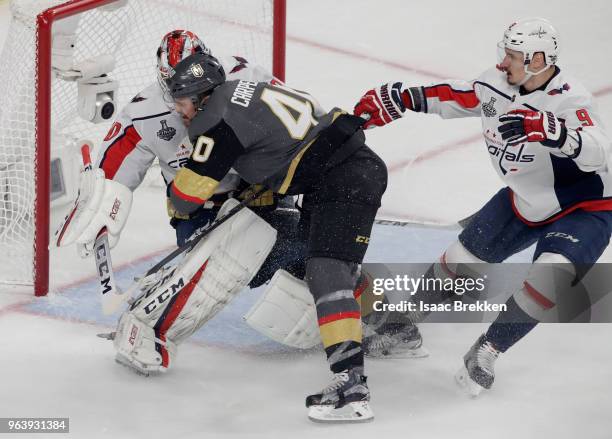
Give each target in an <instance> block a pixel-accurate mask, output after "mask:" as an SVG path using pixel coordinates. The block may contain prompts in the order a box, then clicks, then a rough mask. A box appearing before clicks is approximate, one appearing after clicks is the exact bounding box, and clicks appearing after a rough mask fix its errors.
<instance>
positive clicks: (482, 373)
mask: <svg viewBox="0 0 612 439" xmlns="http://www.w3.org/2000/svg"><path fill="white" fill-rule="evenodd" d="M499 353H500V352H499V351H498V350H497V349H496V348H495V346H493V344H492V343H491V342H489V341H487V339H486V337H485V335H484V334H483V335H481V336H480V337H479V338H478V340H476V343H474V345H473V346H472V347H471V348H470V350H469V351H468V352H467V354H465V356H464V357H463V363H464V366H463V367H462V368H461V369H460V370H459V371H458V372H457V374H456V375H455V380H456V381H457V383H458V384H459V386H461V387H462V388H463V389H464V390H465V391H466V392H467V393H468V394H470V395H471V396H473V397H476V396H478V395H479V394H480V392H482V390H483V389H490V388H491V386H492V385H493V380H494V379H495V370H494V367H495V360H497V357H498V356H499Z"/></svg>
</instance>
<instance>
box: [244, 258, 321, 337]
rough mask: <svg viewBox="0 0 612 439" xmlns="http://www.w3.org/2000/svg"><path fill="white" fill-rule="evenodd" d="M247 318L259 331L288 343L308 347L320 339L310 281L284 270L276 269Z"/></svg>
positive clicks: (249, 323) (248, 322)
mask: <svg viewBox="0 0 612 439" xmlns="http://www.w3.org/2000/svg"><path fill="white" fill-rule="evenodd" d="M244 320H245V321H246V323H247V324H248V325H249V326H251V327H252V328H253V329H255V330H256V331H258V332H260V333H262V334H264V335H265V336H267V337H270V338H271V339H272V340H274V341H276V342H278V343H281V344H284V345H287V346H292V347H294V348H300V349H308V348H311V347H314V346H316V345H318V344H320V343H321V335H320V333H319V325H318V323H317V311H316V308H315V303H314V299H313V297H312V294H311V293H310V290H309V289H308V285H306V282H304V281H303V280H300V279H297V278H295V277H294V276H292V275H291V274H289V273H287V272H286V271H285V270H278V271H277V272H276V273H274V276H272V279H271V280H270V283H269V284H268V286H267V288H266V290H265V291H264V293H263V294H262V295H261V297H260V298H259V300H258V301H257V302H256V303H255V304H254V305H253V306H252V307H251V309H250V310H249V311H248V312H247V313H246V314H245V316H244Z"/></svg>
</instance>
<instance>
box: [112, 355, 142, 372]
mask: <svg viewBox="0 0 612 439" xmlns="http://www.w3.org/2000/svg"><path fill="white" fill-rule="evenodd" d="M115 363H117V364H120V365H121V366H123V367H127V368H128V369H129V370H131V371H132V372H134V373H135V374H137V375H140V376H144V377H148V376H149V375H151V371H149V370H146V369H143V368H140V367H138V366H136V365H135V364H134V363H132V362H130V361H129V360H127V359H126V358H124V357H123V356H121V355H117V356H115Z"/></svg>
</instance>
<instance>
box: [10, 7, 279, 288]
mask: <svg viewBox="0 0 612 439" xmlns="http://www.w3.org/2000/svg"><path fill="white" fill-rule="evenodd" d="M61 3H63V2H61V1H57V0H56V1H51V0H12V1H11V12H12V14H13V21H12V22H11V25H10V28H9V30H8V34H7V37H6V42H5V45H4V48H3V50H2V55H1V56H2V58H1V59H2V63H1V64H0V78H2V81H0V96H1V97H2V98H1V99H2V101H1V105H0V249H1V251H0V283H24V284H30V283H32V279H33V249H34V245H35V243H34V234H35V231H34V200H35V196H36V193H35V187H34V166H35V160H36V151H35V147H34V145H35V143H36V130H35V126H36V125H35V113H36V89H35V87H36V86H35V84H36V78H35V73H36V72H35V66H36V62H37V54H36V15H37V14H38V13H40V12H42V11H43V10H45V9H47V8H49V7H52V6H55V5H58V4H61ZM272 3H273V0H129V2H128V4H127V5H126V6H125V7H122V8H119V9H116V10H114V11H105V10H103V9H102V8H98V9H94V10H91V11H89V12H85V13H83V14H81V15H80V20H79V24H78V30H77V33H76V34H77V41H76V45H75V55H74V60H75V62H77V63H78V62H79V61H82V60H84V59H88V58H92V57H94V56H96V55H100V54H102V53H110V54H112V55H114V57H115V60H116V67H115V69H114V70H113V71H112V72H111V73H110V76H111V77H112V78H113V79H116V80H118V81H119V83H120V85H119V92H118V99H117V102H118V105H119V108H121V107H122V106H123V105H125V104H126V103H127V102H129V100H130V99H131V98H132V97H133V96H134V95H136V94H137V93H138V92H139V91H140V90H142V89H143V88H144V87H145V86H147V85H149V84H151V83H152V82H154V81H155V80H156V77H155V62H156V61H155V53H156V50H157V47H158V45H159V42H160V40H161V38H162V36H163V35H164V34H166V33H167V32H168V31H170V30H172V29H181V28H182V29H189V30H192V31H194V32H195V33H196V34H198V35H199V36H200V38H202V40H203V41H204V43H205V44H206V45H207V46H208V47H210V48H211V50H212V51H213V54H215V55H218V56H227V55H241V56H245V57H246V58H247V59H249V61H251V62H254V63H257V64H260V65H263V66H266V67H268V68H269V69H270V70H271V69H272V21H273V17H272V15H273V12H272V9H273V4H272ZM76 103H77V85H76V83H75V82H69V81H64V80H61V79H58V78H54V79H53V85H52V113H51V115H48V116H47V117H51V119H52V148H58V147H59V146H60V144H61V143H63V142H67V141H68V139H71V138H87V139H90V140H92V141H94V142H99V140H100V139H102V138H103V137H104V135H105V134H106V132H107V131H108V129H109V126H110V123H102V124H98V125H96V124H93V123H90V122H87V121H85V120H83V119H81V118H79V116H78V115H77V111H76ZM45 190H48V189H45Z"/></svg>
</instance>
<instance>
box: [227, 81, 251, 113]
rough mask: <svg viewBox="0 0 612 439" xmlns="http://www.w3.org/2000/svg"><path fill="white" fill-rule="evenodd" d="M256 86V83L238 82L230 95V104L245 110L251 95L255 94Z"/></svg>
mask: <svg viewBox="0 0 612 439" xmlns="http://www.w3.org/2000/svg"><path fill="white" fill-rule="evenodd" d="M256 86H257V83H256V82H250V81H238V85H237V86H236V89H235V90H234V94H233V95H232V99H231V102H232V104H236V105H240V106H241V107H245V108H246V107H248V106H249V104H250V103H251V99H252V98H253V93H255V87H256Z"/></svg>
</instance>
